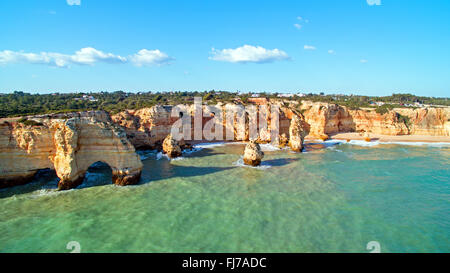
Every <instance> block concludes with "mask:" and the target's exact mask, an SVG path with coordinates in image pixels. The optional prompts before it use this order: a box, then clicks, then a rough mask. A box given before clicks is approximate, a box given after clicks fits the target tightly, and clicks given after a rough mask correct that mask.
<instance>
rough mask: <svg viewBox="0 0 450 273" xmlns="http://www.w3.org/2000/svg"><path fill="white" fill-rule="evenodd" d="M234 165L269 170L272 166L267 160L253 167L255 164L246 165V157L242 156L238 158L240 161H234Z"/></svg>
mask: <svg viewBox="0 0 450 273" xmlns="http://www.w3.org/2000/svg"><path fill="white" fill-rule="evenodd" d="M233 166H237V167H245V168H252V169H257V170H267V169H269V168H271V167H272V166H271V165H269V164H267V163H266V162H264V161H263V162H262V163H261V165H260V166H257V167H253V166H249V165H245V164H244V157H241V158H239V159H238V161H236V162H234V163H233Z"/></svg>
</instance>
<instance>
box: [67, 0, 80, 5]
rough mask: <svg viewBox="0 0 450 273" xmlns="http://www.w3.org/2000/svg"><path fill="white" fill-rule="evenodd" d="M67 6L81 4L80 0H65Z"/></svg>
mask: <svg viewBox="0 0 450 273" xmlns="http://www.w3.org/2000/svg"><path fill="white" fill-rule="evenodd" d="M66 1H67V5H69V6H79V5H81V0H66Z"/></svg>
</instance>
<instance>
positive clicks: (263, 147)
mask: <svg viewBox="0 0 450 273" xmlns="http://www.w3.org/2000/svg"><path fill="white" fill-rule="evenodd" d="M259 146H260V147H261V150H262V151H263V152H273V151H281V150H287V149H289V148H288V147H285V148H280V147H277V146H274V145H272V144H270V143H267V144H259Z"/></svg>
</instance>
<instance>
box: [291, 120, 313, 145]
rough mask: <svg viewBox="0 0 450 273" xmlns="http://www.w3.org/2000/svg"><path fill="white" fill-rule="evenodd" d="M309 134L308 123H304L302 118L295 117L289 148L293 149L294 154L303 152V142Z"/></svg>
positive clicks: (292, 122) (292, 123)
mask: <svg viewBox="0 0 450 273" xmlns="http://www.w3.org/2000/svg"><path fill="white" fill-rule="evenodd" d="M308 133H309V130H308V126H307V124H306V122H305V121H303V120H302V119H301V118H300V116H297V115H295V116H293V118H292V121H291V126H290V127H289V136H290V137H289V147H291V149H292V150H293V151H294V152H302V151H303V142H304V141H305V137H306V135H308Z"/></svg>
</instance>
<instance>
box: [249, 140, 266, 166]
mask: <svg viewBox="0 0 450 273" xmlns="http://www.w3.org/2000/svg"><path fill="white" fill-rule="evenodd" d="M263 158H264V152H263V151H261V146H259V144H258V143H256V141H254V140H252V141H250V143H248V144H247V146H245V151H244V164H245V165H249V166H254V167H256V166H259V165H261V161H262V159H263Z"/></svg>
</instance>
